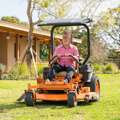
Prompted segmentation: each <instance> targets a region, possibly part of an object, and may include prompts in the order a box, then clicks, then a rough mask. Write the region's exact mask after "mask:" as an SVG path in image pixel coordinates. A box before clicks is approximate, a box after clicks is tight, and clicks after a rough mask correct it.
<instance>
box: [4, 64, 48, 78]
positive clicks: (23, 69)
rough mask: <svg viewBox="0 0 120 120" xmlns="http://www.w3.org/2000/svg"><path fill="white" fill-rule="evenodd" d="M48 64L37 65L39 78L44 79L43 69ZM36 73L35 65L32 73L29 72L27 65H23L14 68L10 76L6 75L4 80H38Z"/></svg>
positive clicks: (32, 67) (31, 70)
mask: <svg viewBox="0 0 120 120" xmlns="http://www.w3.org/2000/svg"><path fill="white" fill-rule="evenodd" d="M47 66H48V63H47V62H46V63H44V65H43V64H42V63H38V64H37V66H36V67H37V72H38V77H42V74H43V68H44V67H47ZM36 77H37V76H36V71H35V67H34V64H32V66H31V69H30V71H29V70H28V67H27V65H26V64H22V65H17V66H15V67H14V69H13V70H12V71H11V73H10V75H5V76H4V77H3V79H6V80H8V79H9V80H18V79H22V80H26V79H36Z"/></svg>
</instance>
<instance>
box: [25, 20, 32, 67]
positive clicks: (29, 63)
mask: <svg viewBox="0 0 120 120" xmlns="http://www.w3.org/2000/svg"><path fill="white" fill-rule="evenodd" d="M32 35H33V25H32V19H31V24H30V26H29V32H28V50H27V59H26V60H27V66H28V67H30V68H31V58H32V56H31V52H30V47H32Z"/></svg>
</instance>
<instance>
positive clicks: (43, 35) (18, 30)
mask: <svg viewBox="0 0 120 120" xmlns="http://www.w3.org/2000/svg"><path fill="white" fill-rule="evenodd" d="M7 31H9V32H10V33H14V34H23V35H26V36H27V35H28V31H29V27H27V26H23V25H19V24H15V23H10V22H6V21H1V20H0V32H6V33H7ZM33 37H37V38H39V40H40V41H41V40H45V39H47V40H50V39H51V36H50V32H48V31H44V30H41V29H35V28H34V30H33ZM55 39H59V40H62V35H60V34H56V36H55ZM73 42H77V43H81V42H82V40H80V39H76V38H73Z"/></svg>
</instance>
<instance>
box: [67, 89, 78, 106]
mask: <svg viewBox="0 0 120 120" xmlns="http://www.w3.org/2000/svg"><path fill="white" fill-rule="evenodd" d="M67 103H68V106H69V107H75V106H77V100H76V99H75V92H74V91H71V92H69V93H68V100H67Z"/></svg>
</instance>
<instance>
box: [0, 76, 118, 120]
mask: <svg viewBox="0 0 120 120" xmlns="http://www.w3.org/2000/svg"><path fill="white" fill-rule="evenodd" d="M98 76H99V78H100V81H101V98H100V101H98V102H91V103H84V102H79V103H78V106H76V107H74V108H69V107H68V106H67V102H51V103H43V102H41V101H37V105H36V106H34V107H27V106H26V105H25V102H24V100H23V101H21V102H17V101H16V100H17V98H18V97H19V96H20V95H21V94H22V93H23V92H24V89H26V88H27V84H28V83H31V84H32V85H33V84H34V85H35V84H36V81H14V80H0V120H1V119H4V120H5V119H12V120H28V119H29V120H40V119H49V120H53V119H56V120H91V119H92V120H107V119H109V120H119V119H120V74H105V75H104V74H99V75H98Z"/></svg>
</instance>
